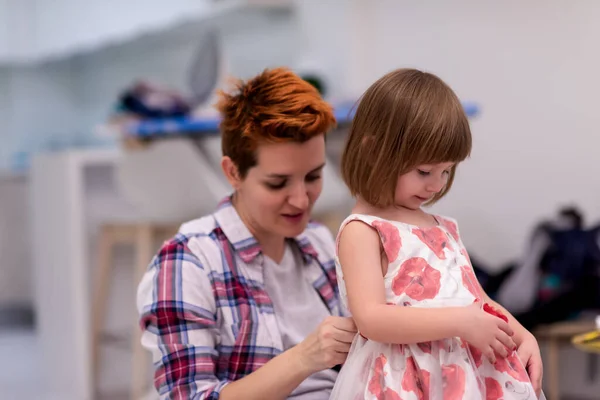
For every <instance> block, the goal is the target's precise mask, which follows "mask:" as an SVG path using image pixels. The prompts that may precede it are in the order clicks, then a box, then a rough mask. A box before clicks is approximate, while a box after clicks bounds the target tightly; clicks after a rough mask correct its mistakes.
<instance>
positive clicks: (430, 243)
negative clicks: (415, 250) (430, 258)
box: [412, 226, 452, 260]
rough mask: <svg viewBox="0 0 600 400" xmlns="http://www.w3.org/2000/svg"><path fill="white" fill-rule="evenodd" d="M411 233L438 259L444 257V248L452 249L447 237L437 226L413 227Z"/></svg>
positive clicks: (443, 258)
mask: <svg viewBox="0 0 600 400" xmlns="http://www.w3.org/2000/svg"><path fill="white" fill-rule="evenodd" d="M412 233H413V234H415V235H416V236H417V237H418V238H419V239H420V240H421V242H423V243H424V244H425V245H426V246H427V247H429V248H430V249H431V251H433V252H434V253H435V255H436V256H437V257H438V258H439V259H440V260H445V259H446V253H445V252H444V250H445V249H448V250H452V246H451V245H450V243H448V237H447V236H446V234H445V233H444V232H443V231H442V230H441V229H440V228H439V227H437V226H435V227H433V228H428V229H421V228H413V230H412Z"/></svg>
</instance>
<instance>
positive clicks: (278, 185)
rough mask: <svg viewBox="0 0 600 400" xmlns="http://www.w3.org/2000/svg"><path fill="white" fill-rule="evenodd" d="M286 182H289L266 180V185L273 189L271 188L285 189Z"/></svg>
mask: <svg viewBox="0 0 600 400" xmlns="http://www.w3.org/2000/svg"><path fill="white" fill-rule="evenodd" d="M286 184H287V181H285V180H283V181H281V182H265V185H266V186H267V188H268V189H271V190H279V189H283V188H284V187H285V185H286Z"/></svg>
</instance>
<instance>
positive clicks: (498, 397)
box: [485, 378, 504, 400]
mask: <svg viewBox="0 0 600 400" xmlns="http://www.w3.org/2000/svg"><path fill="white" fill-rule="evenodd" d="M502 396H504V392H503V391H502V386H501V385H500V382H498V381H497V380H495V379H494V378H485V400H502Z"/></svg>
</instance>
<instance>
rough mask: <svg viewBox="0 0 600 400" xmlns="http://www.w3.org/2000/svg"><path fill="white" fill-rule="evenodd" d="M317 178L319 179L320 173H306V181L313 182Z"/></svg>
mask: <svg viewBox="0 0 600 400" xmlns="http://www.w3.org/2000/svg"><path fill="white" fill-rule="evenodd" d="M319 179H321V175H308V176H307V177H306V181H307V182H314V181H318V180H319Z"/></svg>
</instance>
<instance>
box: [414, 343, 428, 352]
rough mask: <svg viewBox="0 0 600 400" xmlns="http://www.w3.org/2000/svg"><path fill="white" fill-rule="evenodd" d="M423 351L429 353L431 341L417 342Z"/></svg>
mask: <svg viewBox="0 0 600 400" xmlns="http://www.w3.org/2000/svg"><path fill="white" fill-rule="evenodd" d="M417 346H419V349H421V351H422V352H423V353H427V354H431V342H422V343H417Z"/></svg>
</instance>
